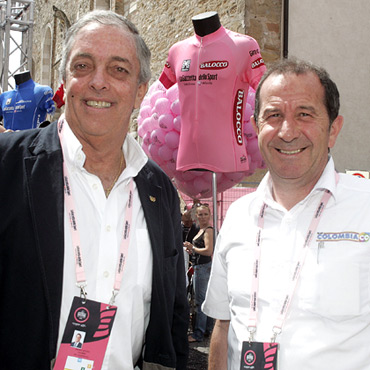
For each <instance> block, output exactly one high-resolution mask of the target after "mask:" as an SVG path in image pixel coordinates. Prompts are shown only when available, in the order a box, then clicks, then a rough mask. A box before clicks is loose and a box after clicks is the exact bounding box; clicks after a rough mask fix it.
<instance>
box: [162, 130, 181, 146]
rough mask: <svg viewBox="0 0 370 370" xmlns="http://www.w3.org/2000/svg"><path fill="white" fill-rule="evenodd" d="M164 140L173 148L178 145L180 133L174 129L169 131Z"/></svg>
mask: <svg viewBox="0 0 370 370" xmlns="http://www.w3.org/2000/svg"><path fill="white" fill-rule="evenodd" d="M164 140H165V142H166V144H167V146H168V147H169V148H172V149H175V148H178V147H179V141H180V135H179V134H178V133H177V132H176V131H169V132H168V133H167V135H166V136H165V138H164Z"/></svg>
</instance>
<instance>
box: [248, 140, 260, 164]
mask: <svg viewBox="0 0 370 370" xmlns="http://www.w3.org/2000/svg"><path fill="white" fill-rule="evenodd" d="M247 151H248V154H250V156H251V157H252V161H253V157H254V156H255V153H256V152H259V149H258V139H257V138H256V137H255V138H253V139H251V140H248V144H247Z"/></svg>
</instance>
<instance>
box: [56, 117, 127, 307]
mask: <svg viewBox="0 0 370 370" xmlns="http://www.w3.org/2000/svg"><path fill="white" fill-rule="evenodd" d="M63 126H64V117H61V119H60V120H59V122H58V134H59V138H60V141H61V142H62V140H61V139H62V135H63ZM63 174H64V176H63V177H64V202H65V205H66V209H67V214H68V217H69V221H70V230H71V236H72V245H73V249H74V254H75V270H76V285H77V286H78V287H79V288H80V290H81V297H83V298H84V299H86V295H87V293H86V291H85V287H86V285H87V282H86V276H85V268H84V261H83V257H82V249H81V242H80V234H79V231H78V225H77V219H76V211H75V210H76V207H75V201H74V198H73V196H72V191H71V187H70V181H69V175H68V169H67V166H66V161H65V160H64V161H63ZM133 188H134V184H133V179H131V181H130V183H129V196H128V201H127V204H126V211H125V220H124V228H123V236H122V240H121V246H120V251H119V257H118V261H117V267H116V276H115V281H114V286H113V292H112V298H111V300H110V302H109V304H110V305H113V304H114V300H115V297H116V296H117V294H118V292H119V290H120V288H121V282H122V276H123V272H124V268H125V262H126V259H127V255H128V249H129V244H130V236H131V234H130V231H131V230H130V229H131V224H132V209H133Z"/></svg>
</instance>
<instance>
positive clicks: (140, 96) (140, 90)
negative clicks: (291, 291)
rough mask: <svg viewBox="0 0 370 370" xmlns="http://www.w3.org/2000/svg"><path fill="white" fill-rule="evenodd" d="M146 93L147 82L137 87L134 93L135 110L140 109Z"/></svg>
mask: <svg viewBox="0 0 370 370" xmlns="http://www.w3.org/2000/svg"><path fill="white" fill-rule="evenodd" d="M147 91H148V82H147V83H145V84H144V83H143V84H140V85H139V87H138V88H137V92H136V98H135V105H134V108H135V109H136V108H140V104H141V102H142V101H143V99H144V96H145V94H146V92H147Z"/></svg>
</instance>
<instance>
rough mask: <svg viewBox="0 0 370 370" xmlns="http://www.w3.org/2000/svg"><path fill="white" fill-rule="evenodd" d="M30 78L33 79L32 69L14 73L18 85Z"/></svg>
mask: <svg viewBox="0 0 370 370" xmlns="http://www.w3.org/2000/svg"><path fill="white" fill-rule="evenodd" d="M30 79H31V73H30V71H24V72H21V73H17V74H16V75H14V80H15V83H16V84H17V85H20V84H22V83H24V82H26V81H28V80H30Z"/></svg>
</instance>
